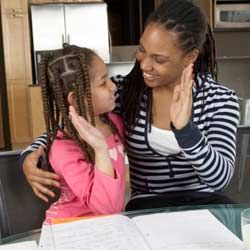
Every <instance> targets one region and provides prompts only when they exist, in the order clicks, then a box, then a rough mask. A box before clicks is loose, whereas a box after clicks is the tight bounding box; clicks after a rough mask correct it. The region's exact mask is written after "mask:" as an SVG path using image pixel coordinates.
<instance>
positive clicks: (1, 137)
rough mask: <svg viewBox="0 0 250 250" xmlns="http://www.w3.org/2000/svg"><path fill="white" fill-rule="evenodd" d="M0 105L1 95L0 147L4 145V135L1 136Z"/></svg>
mask: <svg viewBox="0 0 250 250" xmlns="http://www.w3.org/2000/svg"><path fill="white" fill-rule="evenodd" d="M2 116H3V113H2V107H1V96H0V148H3V147H4V136H3V119H2Z"/></svg>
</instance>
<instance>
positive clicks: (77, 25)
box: [31, 3, 110, 63]
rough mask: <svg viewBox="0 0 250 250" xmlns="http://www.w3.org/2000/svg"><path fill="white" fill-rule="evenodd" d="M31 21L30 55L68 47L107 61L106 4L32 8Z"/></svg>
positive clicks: (33, 6) (51, 5) (39, 6)
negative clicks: (73, 46) (78, 47)
mask: <svg viewBox="0 0 250 250" xmlns="http://www.w3.org/2000/svg"><path fill="white" fill-rule="evenodd" d="M31 19H32V32H33V45H34V46H33V47H34V51H43V50H54V49H59V48H62V45H63V43H69V44H75V45H78V46H81V47H89V48H92V49H94V50H95V51H96V52H97V53H98V54H99V55H100V56H101V57H102V59H103V60H104V61H105V62H106V63H108V62H109V61H110V53H109V33H108V18H107V5H106V3H89V4H47V5H46V4H45V5H32V6H31Z"/></svg>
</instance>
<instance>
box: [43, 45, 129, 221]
mask: <svg viewBox="0 0 250 250" xmlns="http://www.w3.org/2000/svg"><path fill="white" fill-rule="evenodd" d="M40 83H41V87H42V96H43V107H44V118H45V123H46V130H47V138H48V144H47V152H46V154H47V160H48V162H49V163H50V166H51V167H52V169H53V171H54V172H55V173H56V174H57V175H59V177H60V186H61V195H60V198H59V200H58V201H57V202H55V203H53V204H52V206H51V207H50V208H49V210H47V212H46V220H45V221H46V222H47V223H50V222H51V219H52V218H63V217H76V216H89V215H97V214H110V213H116V212H121V211H122V210H123V207H124V192H125V173H124V172H125V168H124V151H123V144H122V141H123V140H122V135H123V127H122V122H121V120H120V118H119V117H118V116H117V115H115V114H112V113H110V111H111V110H112V109H113V108H114V106H115V96H114V92H115V90H116V87H115V85H114V83H113V82H112V81H111V80H110V79H109V78H108V74H107V68H106V66H105V64H104V62H103V61H102V60H101V59H100V57H99V56H98V55H96V54H95V53H94V52H93V51H92V50H90V49H87V48H79V47H77V46H70V45H66V46H64V48H63V50H58V51H55V52H54V53H52V54H50V55H49V56H46V57H45V58H43V59H42V62H41V65H40ZM78 114H79V115H78Z"/></svg>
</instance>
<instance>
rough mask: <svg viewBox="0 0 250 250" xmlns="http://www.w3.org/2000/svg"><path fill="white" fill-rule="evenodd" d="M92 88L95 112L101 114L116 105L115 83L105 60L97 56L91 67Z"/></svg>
mask: <svg viewBox="0 0 250 250" xmlns="http://www.w3.org/2000/svg"><path fill="white" fill-rule="evenodd" d="M89 73H90V88H91V95H92V103H93V109H94V113H95V114H96V115H100V114H103V113H106V112H109V111H111V110H113V109H114V107H115V90H116V86H115V84H114V83H113V82H112V81H111V80H110V78H109V77H108V71H107V67H106V65H105V64H104V62H103V60H102V59H101V58H100V57H98V56H95V57H94V58H93V60H92V63H91V67H90V72H89Z"/></svg>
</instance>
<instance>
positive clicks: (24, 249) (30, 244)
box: [0, 240, 37, 250]
mask: <svg viewBox="0 0 250 250" xmlns="http://www.w3.org/2000/svg"><path fill="white" fill-rule="evenodd" d="M0 250H37V244H36V241H35V240H32V241H24V242H19V243H12V244H7V245H1V246H0Z"/></svg>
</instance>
